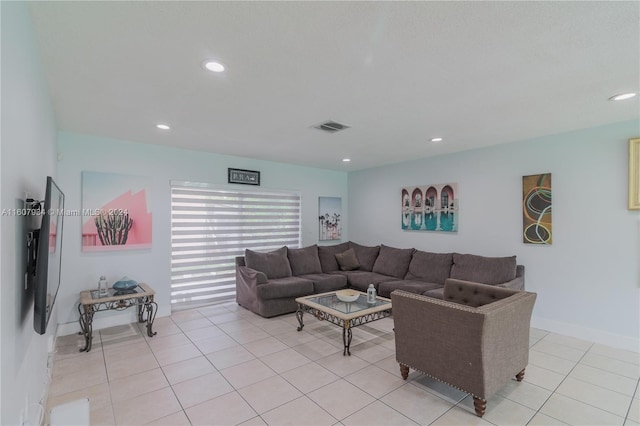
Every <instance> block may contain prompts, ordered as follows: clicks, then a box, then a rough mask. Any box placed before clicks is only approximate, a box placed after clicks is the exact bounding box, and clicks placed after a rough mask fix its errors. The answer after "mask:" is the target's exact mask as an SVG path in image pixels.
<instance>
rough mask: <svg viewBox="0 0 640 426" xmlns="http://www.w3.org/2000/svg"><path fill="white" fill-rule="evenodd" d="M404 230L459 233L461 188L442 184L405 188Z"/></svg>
mask: <svg viewBox="0 0 640 426" xmlns="http://www.w3.org/2000/svg"><path fill="white" fill-rule="evenodd" d="M401 198H402V229H404V230H407V231H440V232H457V231H458V214H459V212H458V184H457V183H440V184H435V185H421V186H411V187H407V188H402V196H401Z"/></svg>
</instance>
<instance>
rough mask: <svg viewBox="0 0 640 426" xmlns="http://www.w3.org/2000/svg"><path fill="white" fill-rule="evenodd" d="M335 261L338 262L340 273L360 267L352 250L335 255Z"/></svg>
mask: <svg viewBox="0 0 640 426" xmlns="http://www.w3.org/2000/svg"><path fill="white" fill-rule="evenodd" d="M336 260H337V261H338V265H340V270H341V271H353V270H354V269H358V268H359V267H360V262H358V258H357V257H356V252H355V250H354V249H352V248H350V249H349V250H347V251H345V252H344V253H336Z"/></svg>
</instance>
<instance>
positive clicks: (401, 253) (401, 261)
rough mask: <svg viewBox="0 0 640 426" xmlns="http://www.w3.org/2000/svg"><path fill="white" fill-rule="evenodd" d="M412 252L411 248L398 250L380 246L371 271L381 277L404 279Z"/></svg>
mask: <svg viewBox="0 0 640 426" xmlns="http://www.w3.org/2000/svg"><path fill="white" fill-rule="evenodd" d="M414 251H415V249H412V248H409V249H399V248H395V247H389V246H385V245H382V246H380V254H378V258H377V259H376V263H375V264H374V265H373V269H372V271H373V272H376V273H378V274H382V275H389V276H392V277H396V278H404V276H405V275H407V270H408V269H409V263H410V262H411V256H412V255H413V252H414Z"/></svg>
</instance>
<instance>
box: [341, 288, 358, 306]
mask: <svg viewBox="0 0 640 426" xmlns="http://www.w3.org/2000/svg"><path fill="white" fill-rule="evenodd" d="M336 297H337V298H338V300H340V301H342V302H346V303H349V302H355V301H356V300H358V297H360V292H359V291H356V290H338V291H336Z"/></svg>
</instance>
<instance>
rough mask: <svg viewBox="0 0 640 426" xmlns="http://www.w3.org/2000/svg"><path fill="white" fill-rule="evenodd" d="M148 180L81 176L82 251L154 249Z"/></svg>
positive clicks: (117, 176) (115, 175)
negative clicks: (152, 247)
mask: <svg viewBox="0 0 640 426" xmlns="http://www.w3.org/2000/svg"><path fill="white" fill-rule="evenodd" d="M150 187H151V181H150V179H149V178H147V177H141V176H130V175H121V174H114V173H98V172H82V213H83V215H82V216H83V222H82V251H85V252H90V251H113V250H128V249H146V248H151V223H152V220H151V219H152V214H151V209H150V208H149V204H150V198H149V188H150Z"/></svg>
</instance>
